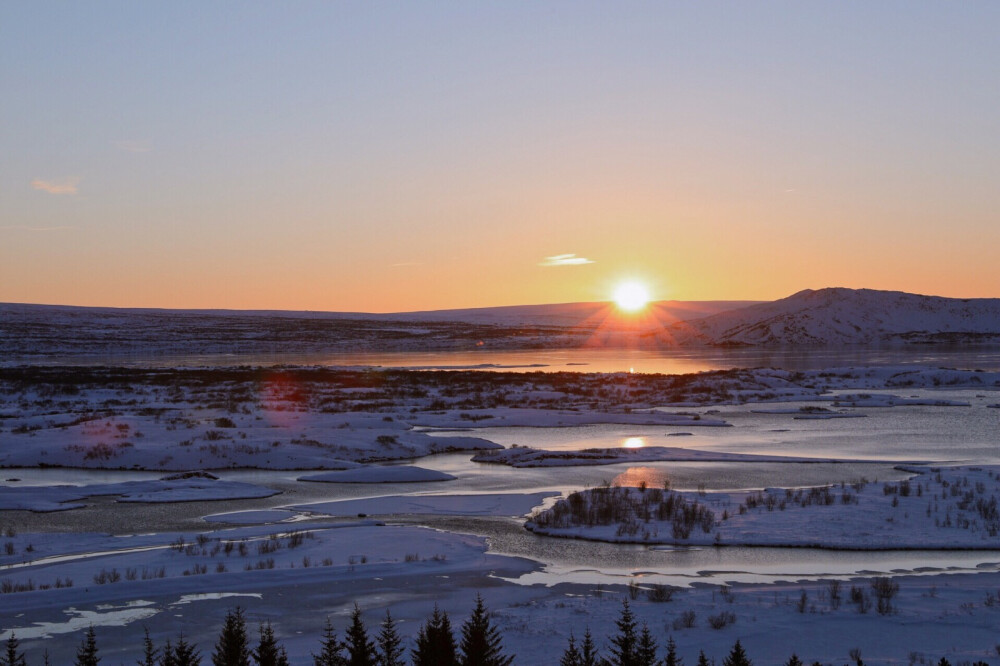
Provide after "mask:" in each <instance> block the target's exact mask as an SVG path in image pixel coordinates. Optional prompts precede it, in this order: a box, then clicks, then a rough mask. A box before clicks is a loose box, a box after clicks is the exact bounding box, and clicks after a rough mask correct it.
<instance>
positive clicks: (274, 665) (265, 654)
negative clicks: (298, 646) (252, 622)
mask: <svg viewBox="0 0 1000 666" xmlns="http://www.w3.org/2000/svg"><path fill="white" fill-rule="evenodd" d="M284 652H285V649H284V648H283V647H281V646H280V645H279V644H278V640H277V639H276V638H275V637H274V629H272V628H271V623H270V622H268V623H267V624H266V625H263V624H262V625H260V642H259V643H258V644H257V649H256V650H254V651H253V653H252V656H253V660H254V662H256V664H257V666H288V657H287V656H286V655H285V654H284Z"/></svg>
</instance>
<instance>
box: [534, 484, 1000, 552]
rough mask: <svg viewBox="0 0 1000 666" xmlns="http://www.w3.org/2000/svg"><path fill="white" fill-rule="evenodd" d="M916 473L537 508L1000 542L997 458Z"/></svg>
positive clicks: (728, 529) (712, 526) (541, 521)
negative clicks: (988, 463) (889, 479)
mask: <svg viewBox="0 0 1000 666" xmlns="http://www.w3.org/2000/svg"><path fill="white" fill-rule="evenodd" d="M909 469H910V470H911V471H912V472H913V473H914V478H913V479H912V480H904V481H901V482H893V483H882V484H879V483H871V482H869V481H867V480H857V481H855V482H853V483H843V484H841V485H840V486H823V487H812V488H797V489H796V488H777V489H766V490H764V491H758V492H751V493H675V492H671V491H669V490H667V491H664V490H661V489H659V488H646V487H640V488H627V487H602V488H596V489H593V490H589V491H584V492H581V493H576V494H574V495H573V496H570V497H569V498H567V499H565V500H561V501H560V502H559V503H557V505H556V506H554V507H552V508H549V509H546V510H545V511H543V512H541V513H539V514H538V515H536V516H534V517H533V518H532V520H531V522H529V523H528V527H529V528H530V529H532V530H533V531H535V532H537V533H541V534H548V535H552V536H561V537H571V538H583V539H598V540H605V541H620V542H639V543H664V544H677V545H717V546H721V545H747V546H785V547H815V548H843V549H853V550H866V549H868V550H875V549H893V550H903V549H935V548H942V549H965V548H979V549H989V550H1000V508H998V505H997V497H998V496H1000V467H979V466H977V467H940V468H930V467H913V468H909Z"/></svg>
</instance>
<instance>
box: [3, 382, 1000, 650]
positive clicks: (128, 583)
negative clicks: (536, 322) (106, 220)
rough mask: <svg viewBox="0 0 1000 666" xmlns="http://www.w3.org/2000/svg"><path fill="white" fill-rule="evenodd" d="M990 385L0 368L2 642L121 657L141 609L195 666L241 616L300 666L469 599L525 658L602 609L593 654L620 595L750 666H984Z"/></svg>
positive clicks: (992, 546)
mask: <svg viewBox="0 0 1000 666" xmlns="http://www.w3.org/2000/svg"><path fill="white" fill-rule="evenodd" d="M998 389H1000V373H997V372H992V371H990V372H977V371H975V370H974V369H972V370H956V369H947V368H938V367H934V366H914V365H893V366H878V367H856V368H832V369H827V370H815V371H812V370H810V371H789V370H781V369H751V370H732V371H724V372H711V373H700V374H695V375H684V376H665V375H642V374H634V375H632V374H628V373H616V374H583V373H580V374H571V373H550V374H544V373H480V372H474V371H468V372H449V371H443V372H430V371H428V372H415V371H413V372H407V371H401V370H385V371H376V370H344V369H329V368H239V367H230V368H225V369H220V368H192V369H189V370H177V369H169V368H168V369H163V368H161V369H155V370H153V369H143V368H131V369H128V368H66V367H52V368H40V367H37V368H8V369H5V370H3V371H2V372H0V466H2V467H4V468H5V469H3V471H2V472H0V477H2V478H0V639H4V638H6V637H7V636H9V635H10V634H11V632H13V633H14V634H15V635H17V636H18V638H19V639H21V641H22V642H21V647H22V649H24V650H25V651H26V652H27V655H28V660H29V663H41V654H42V651H43V650H46V649H47V650H48V651H49V653H50V656H51V659H52V663H55V664H63V663H71V662H72V658H73V655H74V654H75V650H76V646H77V645H78V644H79V642H80V639H81V637H82V635H83V632H84V631H86V629H87V628H88V627H90V626H93V627H94V628H95V630H96V631H97V635H98V640H99V643H100V647H101V655H102V657H103V661H102V663H108V664H115V663H133V662H134V661H135V660H136V659H138V658H139V656H140V652H141V640H142V636H143V627H144V626H145V627H148V628H149V630H150V633H151V636H152V637H153V638H154V640H155V641H156V642H157V643H158V644H159V645H162V644H163V642H164V641H165V640H166V639H167V638H171V639H174V638H176V637H177V636H178V635H179V634H180V633H183V634H184V636H185V637H186V638H187V639H188V640H191V641H194V642H195V643H197V644H198V647H199V649H200V650H201V652H202V655H203V657H204V658H205V660H204V661H203V663H207V660H208V655H209V654H210V653H211V650H212V646H213V645H214V643H215V640H216V638H217V635H218V630H219V628H220V626H221V623H222V620H223V618H224V616H225V614H226V612H227V610H229V609H230V608H232V607H233V606H235V605H236V604H239V605H241V606H242V607H244V608H246V609H247V612H248V617H249V619H250V621H251V629H252V634H253V635H255V632H256V627H257V624H258V623H260V622H265V621H270V622H271V623H272V625H273V626H274V628H275V631H276V633H277V635H278V637H279V639H280V640H281V641H282V642H283V644H284V645H285V646H286V647H287V649H288V653H289V656H290V658H291V662H292V663H293V664H296V665H299V664H311V663H312V660H311V657H310V654H311V653H312V652H315V651H316V650H317V649H318V642H319V636H320V634H321V631H322V626H323V623H324V622H325V620H326V618H327V616H329V617H330V618H331V619H332V620H333V622H334V624H335V626H336V627H337V630H338V632H339V633H341V634H342V633H343V630H344V628H345V624H346V618H347V616H348V615H349V613H350V611H351V609H352V608H353V604H354V603H355V602H356V603H358V604H359V606H360V607H361V608H362V609H363V611H364V617H365V620H366V622H368V625H369V629H370V631H372V632H373V633H374V632H375V631H377V625H378V623H379V621H380V620H381V618H382V617H384V613H385V611H386V610H387V609H389V610H391V611H392V614H393V616H394V617H395V618H396V619H397V620H398V621H399V622H400V625H399V629H400V632H401V633H402V635H403V636H404V640H405V644H406V646H407V647H408V648H409V647H412V645H413V639H414V637H415V635H416V633H417V630H418V628H419V626H420V624H421V622H423V620H424V619H425V618H426V617H427V616H428V615H429V613H430V612H431V610H432V608H433V607H434V605H435V604H438V605H439V606H440V607H441V608H442V609H444V610H446V611H447V612H448V613H449V614H451V615H452V619H453V624H454V626H455V627H456V628H457V627H458V626H459V625H460V624H461V622H462V620H464V618H465V617H467V615H468V614H469V612H470V610H471V607H472V604H473V599H474V597H475V595H476V594H477V593H482V594H483V597H484V599H485V600H486V603H487V604H488V605H489V607H490V608H491V610H492V611H493V613H494V614H493V618H494V621H495V622H496V623H497V626H498V627H499V628H500V630H501V631H502V632H503V636H504V643H505V645H506V646H507V648H508V649H509V651H510V652H512V653H514V654H516V655H517V659H516V661H515V663H517V664H523V665H527V666H532V665H535V664H537V665H539V666H542V665H547V664H553V665H554V664H556V663H558V658H559V655H560V654H561V651H562V649H563V648H564V647H565V644H566V641H567V639H568V638H569V635H570V632H573V633H574V634H575V635H576V636H577V637H580V636H581V635H582V633H583V632H584V631H585V630H586V629H587V628H588V627H589V628H590V630H591V631H592V632H593V634H594V637H595V639H596V640H597V643H598V646H599V647H600V648H601V649H602V652H603V653H604V654H607V649H608V643H607V636H608V635H610V634H611V633H612V632H613V625H614V620H615V618H616V617H617V616H618V614H619V612H620V611H621V608H622V600H623V599H628V600H629V601H630V603H631V604H632V608H633V610H634V611H635V612H636V615H637V617H638V619H639V621H640V623H642V622H645V623H648V625H649V627H650V629H651V630H652V631H653V632H654V635H655V636H656V638H657V639H658V640H659V642H660V643H661V645H662V644H663V643H664V642H665V641H666V639H667V637H668V636H673V638H674V639H675V640H676V641H677V644H678V648H679V652H680V656H682V657H683V658H684V659H685V663H687V664H689V665H692V664H694V663H695V662H696V659H697V656H698V650H699V649H703V650H705V652H706V654H707V655H708V656H709V657H710V658H714V659H715V660H716V661H717V662H719V661H721V660H722V659H723V658H724V657H725V655H726V653H727V652H728V650H729V648H730V647H731V645H732V644H733V642H734V641H735V640H736V639H740V640H741V641H742V643H743V644H744V646H745V647H746V648H747V650H748V652H749V655H750V657H751V658H752V659H753V660H754V663H755V664H757V665H758V666H770V665H771V664H779V663H784V662H785V661H786V660H787V659H788V657H789V656H790V655H791V653H792V652H795V653H797V654H798V655H799V656H800V657H801V658H802V659H803V660H804V661H805V662H806V663H812V662H813V661H818V662H820V663H821V664H824V665H825V664H836V665H839V664H843V663H848V662H850V661H851V657H850V653H851V651H852V650H854V649H857V650H859V651H860V654H861V656H862V658H863V660H864V662H865V663H866V664H904V663H905V664H912V665H915V664H931V663H936V662H937V660H938V659H940V658H941V657H942V656H946V657H947V658H948V659H949V660H950V661H951V663H953V664H960V663H962V662H969V663H972V662H975V661H980V660H983V661H986V662H988V663H994V664H995V663H997V647H996V646H997V642H998V638H997V634H996V628H997V626H1000V538H998V537H997V524H996V523H997V515H996V512H997V509H996V502H997V500H996V497H997V495H1000V487H998V486H1000V460H998V459H997V456H998V454H997V453H996V446H995V444H996V433H997V432H1000V410H997V409H989V407H990V406H991V405H996V404H997V397H996V396H997V393H996V391H997V390H998ZM682 435H683V436H684V439H683V440H677V439H666V438H668V437H671V438H672V437H673V436H682ZM681 441H682V442H683V444H684V445H685V446H684V447H683V448H678V447H672V446H667V444H672V443H679V442H681ZM514 444H518V446H517V447H514ZM661 444H663V445H662V446H661ZM441 454H447V455H441ZM484 460H488V461H490V462H492V463H494V464H489V463H488V462H481V461H484ZM904 462H905V463H906V464H905V465H903V463H904ZM917 462H921V464H919V465H918V464H916V463H917ZM495 463H503V464H495ZM597 463H600V465H597ZM638 463H641V466H640V465H638ZM539 465H540V466H539ZM192 470H212V473H205V472H197V473H193V474H183V473H182V474H179V475H176V476H174V475H168V473H169V472H190V471H192ZM74 475H77V476H78V477H79V480H78V481H77V480H74ZM216 476H217V477H220V478H214V477H216ZM156 477H167V478H156ZM170 477H174V478H170ZM862 477H866V478H862ZM603 479H606V480H607V481H609V483H608V485H606V486H604V487H603V488H602V486H601V480H603ZM665 481H671V482H672V483H671V489H672V490H671V491H669V492H665V491H664V490H663V483H664V482H665ZM386 484H391V485H386ZM616 484H618V485H616ZM595 486H597V487H598V490H596V491H595V490H589V489H591V488H593V487H595ZM581 488H582V489H584V490H583V492H582V493H581V494H580V495H579V496H577V498H576V499H573V498H571V493H572V491H574V490H580V489H581ZM602 493H603V494H604V495H605V496H606V497H605V499H608V500H609V501H607V502H604V503H603V504H602V503H601V501H600V498H599V497H598V496H599V495H601V494H602ZM668 497H671V498H674V499H673V500H672V501H673V503H674V504H673V505H672V506H671V507H669V508H662V507H663V504H664V502H665V501H666V499H667V498H668ZM654 498H656V500H655V501H654ZM571 505H576V508H575V509H572V506H571ZM560 507H570V509H572V510H568V509H566V508H560ZM602 507H603V508H602ZM66 509H73V510H66ZM574 510H575V511H576V513H577V515H579V516H581V518H582V519H581V520H580V521H579V522H577V523H574V522H573V521H572V520H571V519H570V518H571V517H572V516H573V515H574V514H573V511H574ZM605 512H606V513H607V514H608V516H607V520H606V521H605V517H604V513H605ZM685 512H686V513H685ZM529 516H534V517H533V519H531V520H530V521H529V519H528V517H529ZM545 516H549V518H548V519H546V518H545ZM602 521H604V522H603V523H602ZM525 522H528V527H529V528H530V531H529V530H526V529H524V525H525ZM590 522H593V525H591V524H590ZM543 533H544V534H543ZM566 537H572V538H566ZM515 554H516V555H519V556H517V557H515V556H513V555H515ZM817 554H821V555H817ZM763 572H766V575H765V574H764V573H763ZM883 579H885V580H883ZM747 580H755V581H763V580H766V581H767V582H754V583H748V582H739V581H747ZM664 581H669V585H672V586H673V587H670V586H668V583H667V582H664ZM886 581H889V582H886ZM893 584H898V586H899V587H898V591H894V590H893ZM880 595H881V596H880ZM880 602H881V603H880ZM880 611H881V612H880ZM661 654H662V651H661Z"/></svg>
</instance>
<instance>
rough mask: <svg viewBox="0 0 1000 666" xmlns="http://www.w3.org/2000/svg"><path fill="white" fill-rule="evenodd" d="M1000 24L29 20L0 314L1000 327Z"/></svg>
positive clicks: (986, 6) (588, 17)
mask: <svg viewBox="0 0 1000 666" xmlns="http://www.w3.org/2000/svg"><path fill="white" fill-rule="evenodd" d="M998 110H1000V3H993V2H963V3H943V2H935V3H924V2H909V1H907V2H874V3H873V2H829V3H818V2H761V3H758V2H732V3H712V2H705V3H701V2H699V3H676V4H675V3H659V2H657V3H631V2H625V3H618V2H614V3H612V2H604V3H591V2H576V1H574V2H482V3H480V2H470V3H458V2H435V3H430V2H406V3H385V2H379V3H372V2H327V1H324V2H294V3H279V2H270V3H253V2H207V3H206V2H200V1H199V2H177V1H171V2H127V1H124V0H122V1H120V2H71V1H69V0H66V1H64V2H55V3H53V2H42V1H37V0H31V1H30V2H29V1H22V2H4V3H3V4H2V5H0V301H5V302H33V303H58V304H75V305H104V306H138V307H190V308H194V307H198V308H202V307H217V308H268V309H271V308H274V309H311V310H360V311H371V312H386V311H402V310H423V309H439V308H457V307H479V306H493V305H512V304H530V303H556V302H572V301H594V300H607V299H609V298H611V295H612V293H613V292H614V290H615V287H616V285H618V284H619V283H620V282H621V281H622V280H625V279H635V280H639V281H641V282H643V283H644V284H646V285H648V288H649V290H650V292H651V294H652V296H653V297H654V298H658V299H681V300H695V299H699V300H700V299H755V300H761V299H773V298H780V297H783V296H787V295H789V294H791V293H793V292H796V291H798V290H800V289H804V288H820V287H826V286H846V287H871V288H877V289H899V290H905V291H913V292H919V293H929V294H937V295H944V296H961V297H985V296H991V297H1000V259H998V257H1000V111H998Z"/></svg>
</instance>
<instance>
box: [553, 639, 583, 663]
mask: <svg viewBox="0 0 1000 666" xmlns="http://www.w3.org/2000/svg"><path fill="white" fill-rule="evenodd" d="M582 659H583V656H582V655H581V654H580V651H579V650H578V649H576V638H575V637H574V636H573V632H570V634H569V644H568V645H567V646H566V649H565V650H563V655H562V657H561V658H560V659H559V666H581V661H582Z"/></svg>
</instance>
